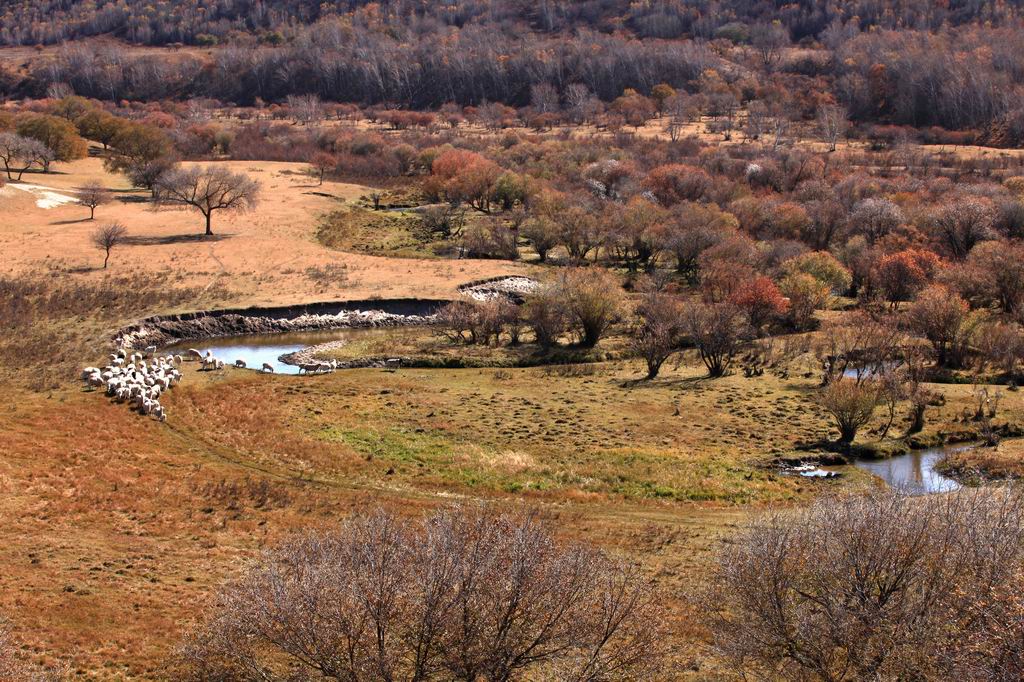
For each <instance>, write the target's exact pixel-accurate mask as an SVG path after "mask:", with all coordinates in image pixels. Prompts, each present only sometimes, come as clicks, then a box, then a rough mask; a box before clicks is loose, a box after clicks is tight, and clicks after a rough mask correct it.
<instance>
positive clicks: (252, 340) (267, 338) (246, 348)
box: [165, 329, 376, 374]
mask: <svg viewBox="0 0 1024 682" xmlns="http://www.w3.org/2000/svg"><path fill="white" fill-rule="evenodd" d="M373 331H376V330H374V329H332V330H329V331H322V332H286V333H283V334H250V335H247V336H225V337H221V338H216V339H205V340H201V341H185V342H182V343H178V344H175V345H173V346H168V347H167V348H166V349H165V350H166V351H167V352H168V353H184V352H185V351H186V350H187V349H189V348H195V349H196V350H198V351H199V352H200V353H202V354H203V355H205V354H206V351H207V350H209V351H211V352H212V353H213V355H214V357H216V358H218V359H220V360H223V361H224V362H225V363H226V364H228V365H233V364H235V360H242V361H243V362H245V364H246V367H248V368H249V369H256V370H258V369H260V368H261V367H262V366H263V363H267V364H268V365H270V366H271V367H273V368H274V372H275V373H277V374H298V373H299V368H298V367H297V366H295V365H288V364H285V363H283V362H281V361H280V360H278V358H279V357H280V356H282V355H287V354H288V353H294V352H296V351H299V350H302V349H303V348H306V347H308V346H313V345H316V344H318V343H326V342H328V341H338V340H340V339H350V338H353V337H354V336H356V335H359V334H367V333H371V332H373Z"/></svg>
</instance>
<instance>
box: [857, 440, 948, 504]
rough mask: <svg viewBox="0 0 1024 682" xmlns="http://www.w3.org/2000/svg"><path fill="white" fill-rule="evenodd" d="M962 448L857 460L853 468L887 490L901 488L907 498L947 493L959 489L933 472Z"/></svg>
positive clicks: (929, 450) (918, 451) (937, 449)
mask: <svg viewBox="0 0 1024 682" xmlns="http://www.w3.org/2000/svg"><path fill="white" fill-rule="evenodd" d="M964 447H965V446H963V445H958V446H947V447H942V448H931V449H928V450H911V451H910V452H908V453H907V454H905V455H896V456H895V457H890V458H888V459H859V460H857V461H856V462H854V466H857V467H859V468H861V469H865V470H867V471H869V472H871V473H873V474H874V475H876V476H878V477H879V478H881V479H882V480H884V481H885V482H886V483H887V484H888V485H889V487H891V488H902V489H903V490H905V491H907V492H909V493H910V494H911V495H928V494H931V493H947V492H950V491H953V490H956V489H958V488H959V487H960V484H959V483H957V482H956V481H955V480H953V479H952V478H949V477H948V476H943V475H942V474H940V473H939V472H938V471H936V470H935V466H936V465H937V464H938V463H939V462H941V461H942V460H943V459H944V458H945V457H946V455H947V454H949V453H950V452H954V451H956V450H962V449H963V448H964Z"/></svg>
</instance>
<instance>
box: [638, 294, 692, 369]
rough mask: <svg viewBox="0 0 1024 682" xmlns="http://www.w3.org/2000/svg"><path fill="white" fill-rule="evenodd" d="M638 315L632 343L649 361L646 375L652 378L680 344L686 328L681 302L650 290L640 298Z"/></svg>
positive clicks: (640, 354)
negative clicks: (683, 322) (681, 311)
mask: <svg viewBox="0 0 1024 682" xmlns="http://www.w3.org/2000/svg"><path fill="white" fill-rule="evenodd" d="M636 316H637V320H636V323H635V324H634V327H633V329H632V334H631V336H630V343H631V345H632V348H633V352H635V353H636V354H637V355H639V356H640V357H642V358H643V359H644V362H645V363H646V364H647V378H648V379H653V378H655V377H656V376H658V372H660V371H661V366H662V365H663V364H664V363H665V361H666V360H668V358H669V357H670V356H671V355H672V353H674V352H675V351H676V349H677V348H678V347H679V344H680V341H681V337H682V331H683V327H682V318H681V315H680V307H679V302H678V301H677V300H676V299H675V297H673V296H670V295H669V294H665V293H663V292H659V291H651V292H648V293H646V294H645V295H644V297H643V299H642V300H641V301H640V304H639V305H638V306H637V308H636Z"/></svg>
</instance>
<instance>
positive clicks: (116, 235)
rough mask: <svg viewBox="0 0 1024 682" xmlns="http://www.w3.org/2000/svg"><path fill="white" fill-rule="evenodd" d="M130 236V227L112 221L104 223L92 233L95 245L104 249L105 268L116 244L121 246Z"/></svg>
mask: <svg viewBox="0 0 1024 682" xmlns="http://www.w3.org/2000/svg"><path fill="white" fill-rule="evenodd" d="M127 236H128V228H126V227H125V226H124V225H122V224H121V223H111V224H109V225H104V226H103V227H101V228H99V229H98V230H96V231H95V232H93V233H92V243H93V245H94V246H95V247H96V248H97V249H99V250H101V251H103V269H104V270H106V269H107V263H108V262H109V261H110V252H111V251H112V250H113V249H114V247H116V246H120V245H121V244H123V243H124V240H125V237H127Z"/></svg>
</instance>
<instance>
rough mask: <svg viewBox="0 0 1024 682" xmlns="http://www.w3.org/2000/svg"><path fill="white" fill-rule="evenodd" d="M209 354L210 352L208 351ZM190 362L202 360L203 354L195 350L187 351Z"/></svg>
mask: <svg viewBox="0 0 1024 682" xmlns="http://www.w3.org/2000/svg"><path fill="white" fill-rule="evenodd" d="M207 352H209V351H207ZM187 354H188V359H189V360H202V359H203V354H202V353H200V352H199V351H197V350H196V349H195V348H189V349H188V351H187Z"/></svg>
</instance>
